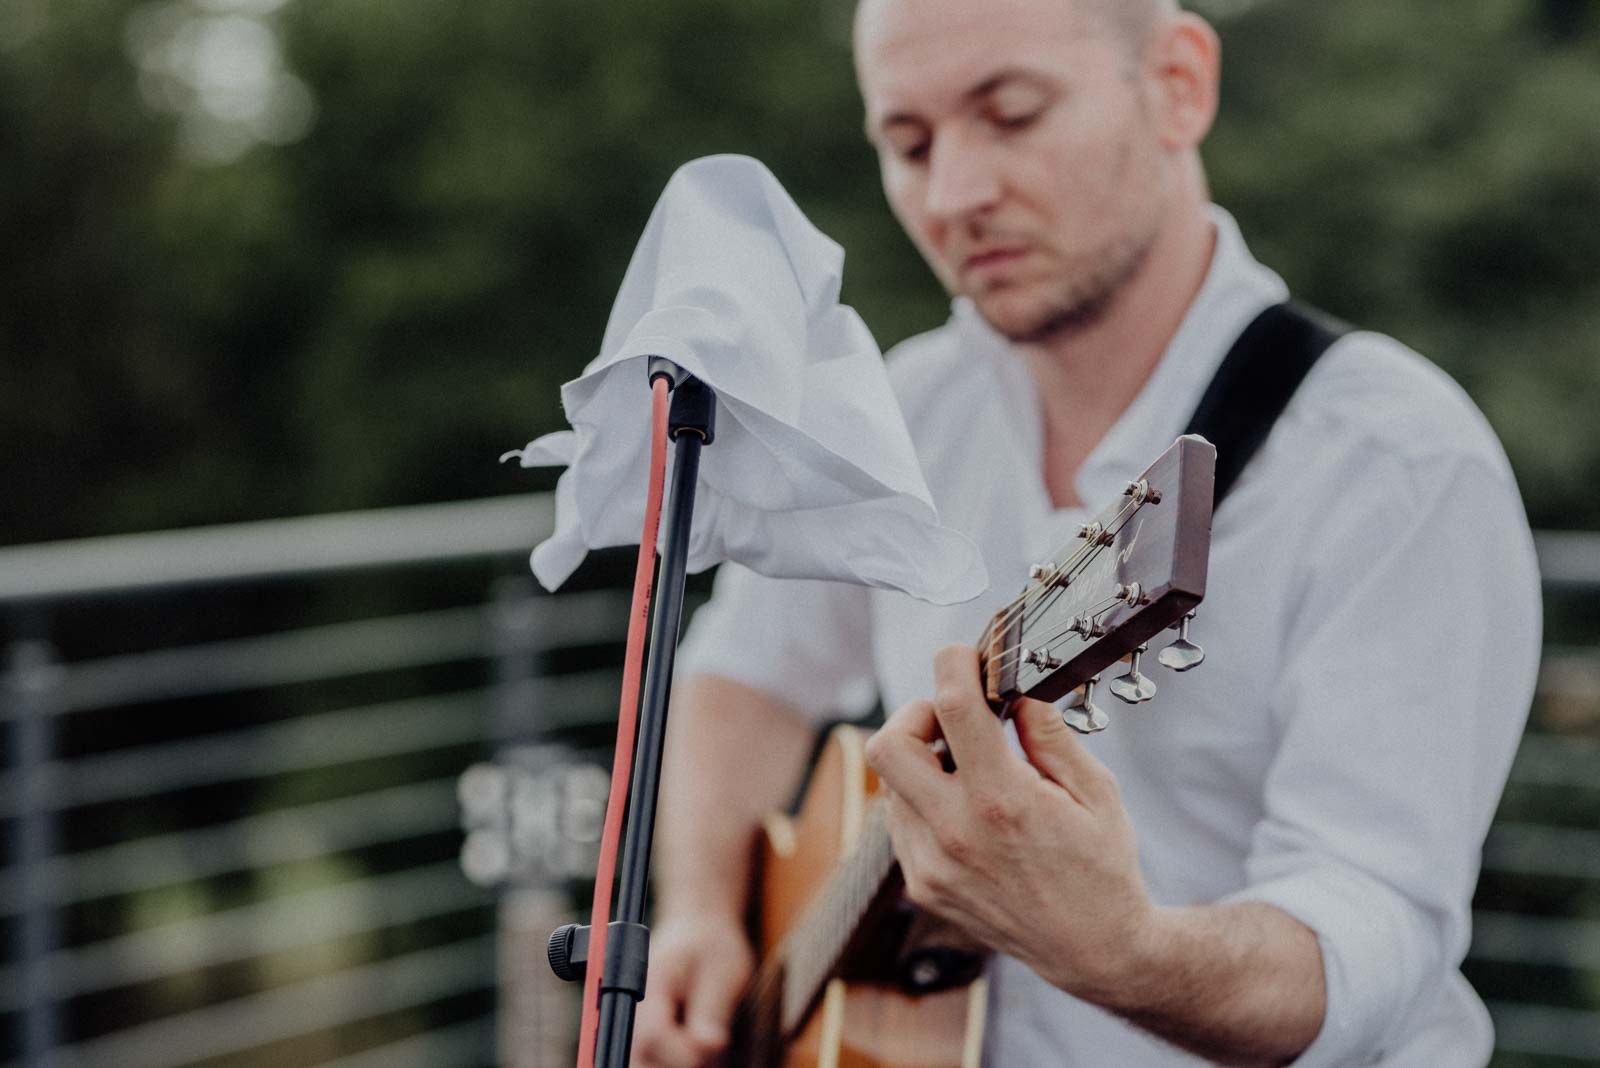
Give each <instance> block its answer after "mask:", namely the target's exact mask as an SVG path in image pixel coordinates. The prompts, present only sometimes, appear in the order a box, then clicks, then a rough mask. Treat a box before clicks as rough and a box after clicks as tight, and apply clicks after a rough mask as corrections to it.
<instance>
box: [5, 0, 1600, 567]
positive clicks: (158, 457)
mask: <svg viewBox="0 0 1600 1068" xmlns="http://www.w3.org/2000/svg"><path fill="white" fill-rule="evenodd" d="M5 2H6V4H8V5H9V6H10V7H11V8H12V9H13V11H12V21H13V22H14V23H15V22H17V21H18V18H19V16H17V14H16V12H19V11H21V12H26V11H32V12H33V13H34V20H33V24H32V29H31V32H28V33H19V32H18V31H16V28H15V26H13V28H12V29H13V32H12V34H11V36H10V38H9V39H5V38H3V37H0V42H3V43H0V235H3V242H0V247H3V248H4V250H5V255H4V256H3V258H0V292H3V293H4V294H5V297H4V299H3V300H0V485H4V486H5V487H6V489H7V497H8V498H9V499H10V507H8V508H6V509H4V511H3V513H0V515H3V518H0V541H5V542H22V541H34V540H42V539H52V538H63V537H73V536H79V535H86V534H95V533H106V532H113V531H124V530H135V529H153V528H164V527H171V526H178V525H187V524H194V523H202V522H220V521H227V520H233V519H244V518H253V517H264V516H277V515H290V514H300V513H310V512H317V511H323V510H329V509H348V508H360V507H367V506H374V505H384V504H398V503H405V502H414V501H424V500H438V499H449V498H465V497H472V496H477V495H481V494H489V493H497V492H505V491H512V490H521V489H525V488H527V487H528V481H527V477H526V476H525V475H523V474H521V473H519V472H515V471H512V470H509V469H502V468H499V467H498V466H497V465H496V463H495V457H496V456H497V455H498V453H499V452H500V451H501V450H503V449H504V448H507V447H510V446H514V445H517V444H520V443H521V442H523V441H525V440H527V439H528V438H529V437H531V436H532V435H534V434H537V433H540V432H543V431H545V430H548V429H551V428H552V427H554V426H556V425H557V424H558V422H559V418H560V415H559V409H558V406H557V399H556V387H557V386H558V384H559V383H560V382H561V381H563V380H564V379H566V378H568V377H570V376H572V374H573V373H574V372H575V371H576V370H577V369H578V368H579V367H581V366H582V364H583V363H584V362H585V361H587V360H588V359H589V358H590V357H591V356H593V355H594V350H595V347H596V344H597V342H598V339H599V336H600V333H601V330H602V327H603V325H604V320H605V315H606V311H607V308H608V306H609V302H610V298H611V296H612V294H613V293H614V291H615V287H616V284H617V282H618V281H619V279H620V277H621V273H622V269H623V267H624V265H625V263H626V260H627V256H628V253H629V251H630V250H631V247H632V243H633V241H634V239H635V238H636V237H637V235H638V232H639V230H640V228H641V226H642V224H643V221H644V219H645V216H646V214H647V212H648V210H649V207H650V205H651V203H652V202H653V200H654V198H655V196H656V194H657V193H658V192H659V190H660V188H661V186H662V185H663V183H664V182H665V180H666V178H667V177H668V175H669V174H670V173H671V171H672V170H673V168H674V167H676V166H677V165H678V164H679V163H681V162H683V161H684V160H687V159H689V158H691V157H694V156H697V155H701V154H704V153H709V152H717V151H737V152H747V153H751V154H753V155H756V156H758V157H760V158H762V159H764V160H766V161H767V162H768V163H769V164H770V165H771V166H772V168H773V169H774V170H775V171H776V173H777V174H778V175H779V177H780V178H781V179H782V180H783V181H784V182H785V184H786V185H787V186H788V187H789V188H790V190H791V191H792V192H793V193H794V195H795V196H796V198H797V199H798V200H799V202H800V203H801V205H802V206H803V207H804V208H805V209H806V210H807V211H808V212H809V213H810V214H811V215H812V217H813V218H814V219H815V220H816V221H817V223H818V224H819V225H821V226H822V227H823V229H825V230H826V231H828V232H829V233H831V234H833V235H834V236H835V237H836V238H837V239H838V240H840V241H841V243H843V244H844V246H845V247H846V249H847V250H848V252H849V261H848V265H847V272H846V273H847V281H846V297H847V299H849V300H851V301H853V302H854V303H855V304H857V306H858V307H859V308H860V310H861V311H862V313H863V315H864V316H865V318H866V320H867V321H868V323H869V324H870V325H871V326H872V327H873V328H874V330H875V331H876V333H877V335H878V338H879V341H880V342H881V343H882V344H884V345H885V347H887V345H888V344H890V343H892V342H894V341H896V340H898V339H900V338H902V337H904V336H906V335H907V334H909V333H911V332H914V331H916V330H918V329H923V328H926V327H928V326H931V325H933V324H935V323H937V322H938V321H939V320H940V319H941V317H942V316H943V314H944V308H945V302H944V298H943V297H942V295H941V294H940V293H939V292H938V291H937V288H936V287H935V285H934V283H933V282H932V280H931V278H930V277H929V275H928V273H927V271H926V269H925V268H924V267H923V266H922V264H921V263H920V261H919V260H918V259H917V257H916V256H915V254H914V252H913V251H912V250H911V248H910V246H909V244H908V242H907V241H906V240H905V238H904V237H903V236H902V235H901V234H900V233H899V231H898V229H897V228H896V226H895V224H894V222H893V220H892V219H891V218H890V217H889V215H888V213H887V211H886V209H885V208H884V206H883V203H882V195H881V193H880V192H879V190H878V187H877V179H876V172H875V165H874V161H873V159H872V157H871V154H870V152H869V151H868V149H867V148H866V146H865V145H864V144H863V142H862V139H861V137H860V134H859V125H860V105H859V102H858V99H857V96H856V92H855V89H854V86H853V80H852V75H851V69H850V57H849V45H848V22H849V4H848V2H847V0H826V2H824V3H821V4H820V5H818V4H794V3H778V2H776V0H674V2H672V3H666V4H629V5H621V4H595V3H593V2H578V0H477V2H475V3H471V4H447V3H440V2H439V0H317V2H315V3H310V2H304V0H297V2H293V3H289V4H287V5H286V6H284V7H281V8H279V9H278V10H276V11H275V12H272V13H271V14H270V15H269V16H268V18H269V20H270V22H271V24H272V25H273V26H274V27H275V29H276V30H277V32H278V33H279V34H280V36H281V37H282V39H283V41H284V51H285V56H286V60H287V63H288V65H289V67H290V69H291V70H293V71H294V72H295V74H296V75H297V76H298V77H300V78H301V79H303V80H304V81H305V82H306V83H307V84H308V85H309V87H310V89H311V92H312V94H313V96H314V98H315V101H316V107H317V117H316V121H315V123H314V125H313V126H312V127H311V129H310V132H309V134H308V135H307V136H305V137H304V138H303V139H301V140H299V141H298V142H296V143H293V144H290V145H287V146H283V147H267V146H262V147H258V148H255V149H252V150H251V151H249V152H247V153H246V154H245V155H244V156H243V157H242V158H240V159H238V160H237V161H236V162H233V163H229V164H225V165H212V164H204V163H199V162H195V161H193V160H192V159H190V158H189V157H188V156H186V155H185V154H184V153H182V152H181V151H179V150H178V148H177V144H176V142H177V133H178V131H177V129H176V126H175V121H174V119H173V118H172V117H171V116H170V115H164V114H161V113H159V112H156V111H153V110H151V109H150V108H148V107H146V106H145V105H144V104H143V103H142V101H141V96H140V92H139V89H138V85H137V78H138V72H137V70H136V68H135V65H134V64H133V63H132V62H131V61H130V58H129V55H128V50H127V47H126V44H125V32H126V25H127V20H128V16H129V15H130V14H132V13H133V12H134V11H135V10H137V9H140V8H148V7H151V6H154V5H152V4H149V3H135V2H133V0H61V2H56V3H44V2H42V0H5ZM180 2H187V0H180ZM213 6H217V5H213ZM221 6H224V7H226V6H227V5H226V4H223V5H221ZM236 6H237V5H236ZM1199 6H1201V7H1202V9H1204V10H1206V11H1207V12H1208V13H1210V14H1212V15H1213V17H1214V18H1215V19H1216V20H1217V22H1218V24H1219V26H1220V28H1221V30H1222V32H1223V36H1224V40H1225V44H1226V48H1227V76H1226V86H1225V100H1224V109H1223V117H1222V120H1221V122H1220V124H1219V127H1218V129H1217V131H1216V134H1215V136H1214V138H1213V141H1212V144H1211V147H1210V150H1209V152H1208V162H1209V165H1210V168H1211V172H1212V175H1213V178H1214V185H1215V194H1216V197H1217V199H1218V200H1219V201H1220V202H1221V203H1223V204H1224V205H1226V206H1228V207H1230V208H1231V209H1232V210H1233V211H1234V212H1235V213H1236V214H1237V215H1238V216H1239V218H1240V220H1241V222H1242V224H1243V226H1244V229H1245V231H1246V234H1247V236H1248V237H1249V238H1250V239H1251V240H1252V241H1253V243H1254V245H1255V248H1256V250H1257V251H1258V253H1259V254H1260V255H1261V256H1262V258H1263V259H1265V260H1266V261H1267V262H1269V263H1271V264H1272V265H1274V266H1275V267H1277V268H1278V269H1279V270H1280V271H1282V272H1283V273H1284V274H1285V275H1286V277H1288V279H1289V280H1290V282H1291V284H1292V285H1293V286H1294V287H1295V288H1296V289H1297V291H1298V292H1299V293H1300V294H1301V295H1302V296H1304V297H1306V298H1308V299H1311V300H1313V301H1315V302H1318V303H1321V304H1323V305H1324V306H1326V307H1328V308H1329V309H1331V310H1333V311H1335V312H1337V313H1339V314H1341V315H1343V316H1345V317H1346V318H1348V319H1350V320H1352V321H1355V322H1357V323H1360V324H1363V325H1370V326H1373V327H1376V328H1380V329H1384V330H1387V331H1390V332H1392V333H1394V334H1396V335H1398V336H1400V337H1401V338H1403V339H1405V340H1407V341H1408V342H1410V343H1411V344H1413V345H1414V346H1415V347H1417V348H1419V349H1420V350H1422V351H1423V352H1425V353H1427V354H1428V355H1430V356H1431V357H1432V358H1434V359H1435V360H1436V361H1438V362H1439V363H1441V364H1442V365H1443V366H1445V367H1446V368H1447V369H1448V370H1449V371H1450V372H1451V373H1452V374H1454V375H1455V376H1456V377H1457V378H1458V379H1460V380H1461V381H1462V382H1463V383H1464V384H1465V385H1466V386H1467V387H1468V389H1469V390H1470V391H1471V392H1472V393H1473V395H1474V396H1475V397H1476V398H1477V400H1478V402H1479V403H1480V404H1481V405H1482V406H1483V407H1484V408H1485V410H1486V411H1487V413H1488V414H1489V416H1490V418H1491V420H1492V421H1493V422H1494V424H1495V426H1496V427H1497V429H1498V430H1499V431H1500V433H1501V435H1502V437H1503V438H1504V439H1505V441H1506V444H1507V447H1508V449H1509V450H1510V452H1511V454H1512V457H1513V460H1514V462H1515V465H1516V468H1517V471H1518V473H1519V476H1520V478H1521V480H1522V483H1523V486H1524V489H1525V491H1526V493H1527V496H1528V500H1529V505H1530V508H1531V510H1532V512H1533V515H1534V518H1535V520H1536V522H1537V523H1539V524H1541V525H1554V526H1593V525H1595V524H1596V523H1597V522H1600V505H1596V504H1595V502H1594V500H1593V499H1592V497H1591V496H1590V495H1586V494H1574V493H1572V492H1571V488H1572V487H1573V486H1575V485H1577V486H1590V485H1594V484H1596V482H1597V481H1600V429H1597V424H1596V421H1595V420H1594V419H1593V417H1592V413H1593V412H1594V411H1595V410H1596V408H1597V405H1600V374H1597V372H1596V366H1595V338H1596V335H1597V333H1600V329H1597V328H1600V225H1596V223H1595V219H1596V216H1597V215H1600V182H1597V181H1596V178H1595V174H1594V161H1595V160H1597V159H1600V122H1597V121H1596V117H1597V115H1600V28H1597V25H1596V22H1597V20H1596V19H1595V18H1594V14H1593V11H1592V9H1593V7H1594V6H1595V5H1593V4H1590V3H1585V2H1583V0H1480V2H1477V3H1474V4H1470V5H1438V4H1425V3H1421V2H1418V0H1405V2H1393V0H1388V2H1385V0H1346V2H1345V3H1341V4H1336V5H1323V4H1306V3H1289V2H1287V0H1278V2H1260V3H1254V4H1241V3H1239V2H1237V0H1235V2H1233V3H1226V2H1224V0H1212V2H1211V3H1209V4H1204V5H1199ZM197 9H198V7H197ZM5 17H6V16H5V14H4V13H0V26H3V25H4V19H5Z"/></svg>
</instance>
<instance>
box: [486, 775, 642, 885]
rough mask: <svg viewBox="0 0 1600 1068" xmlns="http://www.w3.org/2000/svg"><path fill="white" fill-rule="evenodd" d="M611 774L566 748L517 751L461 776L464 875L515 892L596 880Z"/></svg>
mask: <svg viewBox="0 0 1600 1068" xmlns="http://www.w3.org/2000/svg"><path fill="white" fill-rule="evenodd" d="M609 789H610V776H609V775H608V774H607V773H606V770H605V769H604V768H603V767H602V766H601V765H600V764H598V763H595V762H591V761H587V760H584V759H581V758H580V757H579V756H578V755H577V754H576V753H575V752H574V751H573V750H571V749H569V748H568V747H566V746H560V745H530V746H514V747H510V748H507V749H505V750H503V751H502V752H501V753H500V754H499V755H498V756H496V758H495V759H494V760H493V761H485V762H482V763H478V764H474V765H472V766H471V767H469V768H468V769H467V770H466V771H464V772H462V774H461V778H460V780H459V782H458V785H457V797H458V799H459V800H460V802H461V827H462V830H463V831H465V832H466V838H465V839H464V840H463V841H462V844H461V870H462V871H463V872H464V873H465V874H466V876H467V878H469V879H471V880H472V881H473V882H474V883H477V884H478V885H479V886H483V887H490V888H496V889H516V888H527V887H536V886H545V885H550V884H564V883H566V882H569V881H571V880H575V879H585V878H590V877H592V876H593V874H594V869H595V864H596V862H597V860H598V844H599V841H600V827H601V824H602V822H603V821H604V820H605V812H606V794H607V791H608V790H609Z"/></svg>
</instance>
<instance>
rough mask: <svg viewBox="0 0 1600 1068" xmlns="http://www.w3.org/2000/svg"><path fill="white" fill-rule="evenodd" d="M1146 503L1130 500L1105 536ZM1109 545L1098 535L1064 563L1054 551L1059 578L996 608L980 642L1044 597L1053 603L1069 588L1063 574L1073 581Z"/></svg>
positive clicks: (1107, 527) (1113, 533) (1107, 525)
mask: <svg viewBox="0 0 1600 1068" xmlns="http://www.w3.org/2000/svg"><path fill="white" fill-rule="evenodd" d="M1145 503H1146V502H1142V501H1130V502H1129V503H1128V504H1127V505H1124V506H1123V508H1122V509H1121V510H1120V511H1118V512H1117V514H1116V515H1114V516H1112V517H1111V519H1110V520H1109V521H1108V522H1107V523H1105V524H1104V529H1103V531H1102V536H1104V535H1105V534H1110V535H1111V536H1113V537H1115V536H1116V535H1117V534H1120V533H1121V532H1122V529H1123V527H1125V526H1126V525H1127V521H1128V520H1129V519H1131V518H1132V516H1133V514H1134V513H1136V512H1137V511H1138V510H1139V509H1140V508H1142V507H1144V504H1145ZM1079 537H1082V535H1079ZM1106 548H1109V546H1106V545H1102V544H1100V542H1099V540H1098V539H1097V540H1096V541H1094V542H1093V543H1090V544H1086V545H1084V546H1082V547H1080V548H1078V549H1076V550H1074V551H1073V554H1072V555H1071V556H1069V557H1068V558H1067V559H1066V560H1065V561H1062V562H1060V563H1057V562H1056V560H1055V558H1054V554H1052V556H1051V561H1050V565H1051V569H1052V570H1053V571H1054V572H1055V574H1056V576H1057V581H1054V582H1051V583H1050V584H1049V585H1045V584H1044V583H1042V582H1038V583H1035V584H1034V585H1032V586H1030V587H1028V589H1026V590H1024V591H1023V592H1022V594H1021V595H1020V596H1018V597H1017V598H1015V599H1014V600H1012V601H1011V602H1010V603H1008V604H1007V605H1005V606H1004V607H1003V608H1002V609H1001V610H1000V611H998V612H996V613H995V615H994V616H992V617H990V619H989V622H988V624H987V625H985V627H984V629H983V634H982V636H981V637H980V639H979V642H980V645H987V644H988V643H989V642H990V641H991V640H992V639H993V637H994V630H995V627H996V626H997V625H998V626H1000V627H1002V628H1009V627H1010V626H1011V623H1012V622H1013V621H1014V620H1015V619H1016V617H1017V615H1018V614H1019V613H1022V612H1026V611H1027V610H1028V609H1030V608H1032V607H1034V606H1035V605H1036V604H1037V603H1038V602H1039V601H1040V600H1042V599H1043V598H1045V597H1051V598H1052V601H1051V603H1052V604H1053V603H1054V600H1055V598H1057V597H1059V596H1060V595H1061V593H1062V592H1064V590H1065V589H1066V584H1064V583H1062V582H1060V581H1059V580H1060V577H1061V576H1063V575H1065V576H1066V578H1067V579H1068V580H1069V582H1070V580H1071V579H1072V578H1074V577H1076V575H1077V574H1079V573H1081V571H1082V568H1083V567H1084V566H1087V564H1088V563H1089V562H1090V561H1092V560H1093V559H1094V558H1095V557H1096V556H1098V555H1099V554H1100V552H1101V551H1103V550H1104V549H1106ZM1060 551H1061V550H1059V549H1058V550H1056V552H1057V553H1059V552H1060ZM1005 651H1006V650H1002V652H1005Z"/></svg>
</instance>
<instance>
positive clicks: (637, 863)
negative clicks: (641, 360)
mask: <svg viewBox="0 0 1600 1068" xmlns="http://www.w3.org/2000/svg"><path fill="white" fill-rule="evenodd" d="M661 376H666V377H667V379H668V385H669V388H671V389H672V404H671V407H670V409H669V413H668V418H667V434H668V437H669V438H670V439H671V440H672V442H673V445H674V450H673V466H672V480H671V485H670V486H669V487H668V488H667V500H666V507H665V512H664V515H663V518H662V521H663V525H664V526H665V528H666V541H665V543H664V546H663V548H662V552H661V558H660V560H659V561H658V563H657V565H656V582H655V590H654V594H653V596H652V598H651V603H650V640H649V650H648V652H647V654H646V655H647V659H646V662H645V675H644V688H643V692H642V693H641V695H640V701H639V732H638V737H637V742H636V744H635V748H634V755H633V781H632V787H631V789H630V791H629V794H628V814H627V820H626V822H625V824H624V826H623V832H622V849H621V864H620V867H621V875H620V878H619V882H618V889H617V906H616V910H615V912H614V913H613V919H612V922H611V923H610V924H609V925H608V930H607V933H606V960H605V966H604V967H605V970H604V972H603V973H602V975H601V980H600V1032H599V1034H598V1035H597V1036H596V1045H595V1066H596V1068H627V1065H628V1059H629V1050H630V1047H631V1046H632V1044H633V1018H634V1010H635V1008H636V1007H637V1006H638V1003H639V1000H640V999H641V998H643V997H644V985H645V970H646V965H647V963H648V960H649V951H650V931H649V928H647V927H645V926H644V905H645V895H646V892H647V890H648V888H649V882H650V842H651V838H652V836H653V835H654V833H655V824H656V793H657V790H658V788H659V787H660V784H661V751H662V746H663V743H664V741H665V738H666V730H667V698H668V695H669V693H670V691H671V689H672V662H673V658H674V656H675V655H676V654H677V651H678V630H679V627H680V625H681V624H682V622H683V587H684V580H685V578H686V577H687V566H686V565H687V562H688V557H689V531H690V527H691V524H692V521H693V518H694V491H695V486H696V485H697V484H698V482H699V477H700V450H701V449H702V448H703V447H704V446H706V445H709V444H711V442H712V440H713V439H714V437H715V435H716V412H717V395H716V393H715V392H713V391H712V390H711V388H710V387H709V386H707V385H706V384H705V383H703V382H701V381H700V380H699V379H697V378H695V377H693V376H692V375H690V374H688V373H687V372H685V371H683V370H681V369H679V368H678V367H677V366H675V365H674V364H672V363H671V362H669V361H667V360H665V359H662V358H660V357H652V358H651V360H650V366H649V377H650V382H651V383H652V384H654V382H655V380H656V379H657V378H658V377H661ZM588 943H589V929H588V928H587V927H584V926H579V925H577V924H568V925H567V926H565V927H562V928H560V929H558V930H557V931H556V932H555V933H554V934H552V935H551V936H550V947H549V952H550V966H551V968H552V969H554V970H555V973H556V974H557V975H558V976H560V977H561V978H563V979H568V980H582V978H583V975H584V971H585V969H586V968H587V967H588V964H589V962H588V960H587V950H588Z"/></svg>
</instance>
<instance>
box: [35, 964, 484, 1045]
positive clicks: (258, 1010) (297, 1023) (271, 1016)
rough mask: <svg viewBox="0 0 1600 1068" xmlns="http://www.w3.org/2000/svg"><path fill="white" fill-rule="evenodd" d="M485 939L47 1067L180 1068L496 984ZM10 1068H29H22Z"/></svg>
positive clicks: (227, 1008)
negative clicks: (176, 1067)
mask: <svg viewBox="0 0 1600 1068" xmlns="http://www.w3.org/2000/svg"><path fill="white" fill-rule="evenodd" d="M493 953H494V938H493V936H484V937H479V938H474V939H471V940H469V941H464V942H456V943H452V944H449V945H445V946H438V947H435V948H432V949H424V950H419V951H417V952H414V953H407V954H404V955H403V956H398V957H391V958H389V959H387V960H382V961H375V962H373V963H371V964H363V965H360V966H358V967H355V968H349V969H346V970H344V971H340V972H335V973H333V974H331V975H323V976H318V977H317V978H315V979H307V980H303V981H301V982H298V983H292V984H290V985H288V986H284V987H280V988H278V989H275V990H268V991H265V992H263V993H260V994H250V995H246V996H245V997H241V998H236V999H234V1000H232V1001H225V1002H222V1003H221V1004H218V1005H211V1006H208V1007H206V1008H203V1009H193V1010H190V1011H188V1012H183V1013H178V1014H177V1015H174V1016H167V1017H163V1018H161V1019H159V1020H152V1021H150V1022H148V1023H143V1024H138V1025H135V1026H133V1027H128V1028H124V1029H123V1030H120V1031H113V1032H111V1033H109V1034H105V1035H99V1036H97V1037H95V1038H91V1039H85V1040H84V1041H81V1042H76V1043H74V1044H72V1045H70V1046H63V1047H60V1048H58V1049H55V1050H52V1051H51V1052H50V1054H49V1055H48V1056H47V1057H46V1058H45V1059H44V1062H43V1063H44V1065H45V1066H47V1068H174V1066H176V1065H185V1064H193V1063H195V1062H196V1061H203V1060H209V1059H211V1058H214V1057H223V1056H227V1055H228V1054H233V1053H239V1052H241V1051H243V1050H249V1049H255V1048H257V1047H260V1046H266V1045H269V1044H271V1043H274V1042H283V1041H285V1040H288V1039H292V1038H297V1037H300V1036H302V1035H309V1034H315V1033H317V1032H319V1031H325V1030H328V1029H331V1028H335V1027H342V1026H345V1025H347V1024H352V1023H355V1022H357V1021H360V1020H365V1019H370V1018H372V1017H375V1016H381V1015H383V1014H385V1013H391V1012H398V1011H400V1010H402V1009H409V1008H414V1007H416V1006H420V1005H427V1004H431V1003H433V1002H436V1001H440V1000H442V999H444V998H447V997H453V996H456V995H459V994H464V993H469V992H471V991H475V990H487V989H489V988H490V987H492V986H493V985H494V965H493V961H494V956H493ZM8 1068H22V1066H21V1065H20V1064H16V1065H12V1066H8Z"/></svg>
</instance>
